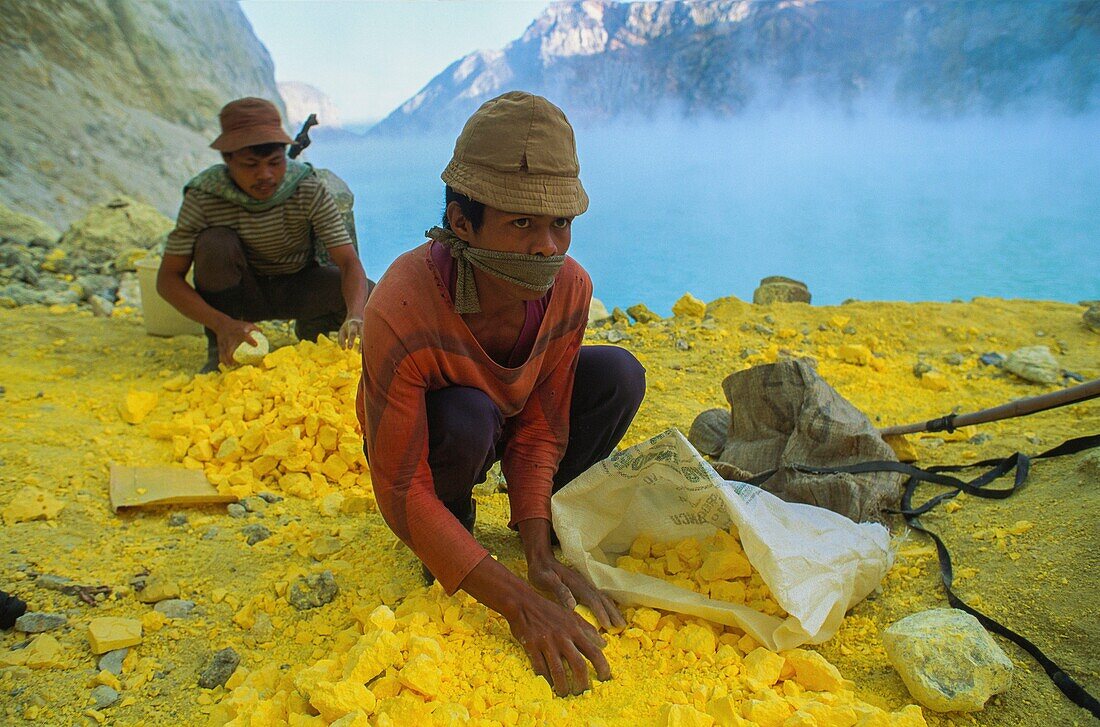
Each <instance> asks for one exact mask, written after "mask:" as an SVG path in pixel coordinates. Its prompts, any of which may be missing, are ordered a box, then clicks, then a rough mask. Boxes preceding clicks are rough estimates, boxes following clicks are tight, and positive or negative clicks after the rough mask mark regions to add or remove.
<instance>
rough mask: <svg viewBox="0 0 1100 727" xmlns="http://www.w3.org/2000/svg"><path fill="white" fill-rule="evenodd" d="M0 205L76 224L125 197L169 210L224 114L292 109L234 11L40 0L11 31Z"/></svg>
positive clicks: (231, 6) (224, 5) (14, 11)
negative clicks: (93, 208)
mask: <svg viewBox="0 0 1100 727" xmlns="http://www.w3.org/2000/svg"><path fill="white" fill-rule="evenodd" d="M0 70H2V71H3V76H4V82H3V84H2V85H0V200H3V202H4V203H6V204H7V205H9V206H11V207H13V208H15V209H18V210H21V211H23V212H28V213H31V214H34V215H36V216H38V217H41V218H42V219H44V220H48V221H50V222H51V223H53V224H55V225H58V226H61V227H64V226H65V224H66V223H68V222H70V221H71V220H73V219H75V218H76V217H78V216H80V215H81V214H82V213H83V212H84V211H85V210H86V208H87V207H88V206H89V205H90V204H93V203H96V202H102V201H104V200H105V199H106V198H108V197H111V196H114V195H117V194H118V193H120V192H121V193H126V194H129V195H131V196H133V197H136V198H138V199H142V200H144V201H147V202H149V203H151V204H153V205H154V206H155V207H157V208H158V209H160V210H161V211H163V212H165V213H167V214H173V215H174V213H175V211H176V210H177V209H178V206H179V200H180V189H181V188H182V186H183V183H184V182H185V181H186V180H187V179H188V178H189V177H190V175H192V174H193V173H194V172H196V171H198V170H199V169H202V168H203V167H205V166H207V165H209V164H211V163H213V162H215V161H217V159H218V157H217V155H216V154H215V153H214V152H212V151H211V150H210V149H208V148H207V145H208V144H209V143H210V141H211V139H213V137H214V136H216V134H217V128H218V123H217V113H218V109H219V108H221V106H222V105H223V104H224V103H225V102H226V101H228V100H230V99H232V98H236V97H239V96H246V95H256V96H263V97H265V98H269V99H272V100H273V101H275V102H276V103H277V104H280V105H281V100H280V98H279V94H278V92H277V90H276V88H275V79H274V70H273V64H272V62H271V58H270V56H269V55H268V53H267V50H266V49H265V48H264V47H263V45H261V43H260V42H259V40H257V38H256V37H255V35H254V34H253V33H252V28H251V26H250V25H249V23H248V21H247V19H246V18H245V16H244V14H243V13H242V12H241V10H240V8H239V7H237V4H236V3H234V2H229V1H227V0H216V1H210V2H187V1H179V2H173V1H170V0H35V2H10V3H4V22H3V23H2V24H0Z"/></svg>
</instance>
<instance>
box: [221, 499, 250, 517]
mask: <svg viewBox="0 0 1100 727" xmlns="http://www.w3.org/2000/svg"><path fill="white" fill-rule="evenodd" d="M225 511H226V512H227V513H229V517H236V518H241V517H246V516H247V515H248V510H246V509H245V507H244V505H239V504H237V503H235V502H231V503H229V504H228V505H226V506H225Z"/></svg>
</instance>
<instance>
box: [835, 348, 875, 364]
mask: <svg viewBox="0 0 1100 727" xmlns="http://www.w3.org/2000/svg"><path fill="white" fill-rule="evenodd" d="M837 356H838V357H839V358H840V360H841V361H843V362H845V363H850V364H855V365H856V366H868V365H870V363H871V362H872V361H873V360H874V359H875V355H874V354H873V353H871V349H869V348H867V347H866V346H861V345H859V344H844V345H843V346H841V347H840V348H839V349H837Z"/></svg>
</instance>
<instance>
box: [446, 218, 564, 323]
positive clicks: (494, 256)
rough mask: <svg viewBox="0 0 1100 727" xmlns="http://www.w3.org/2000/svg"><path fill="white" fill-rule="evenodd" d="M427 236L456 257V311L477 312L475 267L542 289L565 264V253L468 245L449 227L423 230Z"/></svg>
mask: <svg viewBox="0 0 1100 727" xmlns="http://www.w3.org/2000/svg"><path fill="white" fill-rule="evenodd" d="M424 235H425V236H426V237H429V238H431V239H432V240H435V241H436V242H438V243H440V244H442V245H446V246H447V247H448V248H449V249H450V251H451V257H453V258H454V259H455V260H457V261H458V282H457V284H456V285H455V302H454V306H455V312H456V313H460V314H461V313H480V312H481V302H480V301H479V300H478V297H477V284H476V283H475V282H474V270H473V269H474V268H475V267H476V268H477V269H478V270H481V271H483V272H486V273H488V274H489V275H492V276H493V277H494V278H498V279H500V280H504V281H506V282H509V283H512V284H513V285H518V286H520V287H521V288H527V289H528V290H534V291H538V292H540V293H545V292H546V291H548V290H550V288H551V287H552V286H553V285H554V279H555V278H556V277H557V275H558V271H559V270H561V266H562V265H563V264H565V255H553V256H551V257H545V256H543V255H524V254H522V253H517V252H497V251H495V250H485V249H483V248H480V247H470V243H468V242H466V241H465V240H463V239H461V238H460V237H459V236H458V235H456V234H455V233H454V232H453V231H451V230H445V229H443V228H442V227H433V228H432V229H430V230H428V231H427V232H425V233H424Z"/></svg>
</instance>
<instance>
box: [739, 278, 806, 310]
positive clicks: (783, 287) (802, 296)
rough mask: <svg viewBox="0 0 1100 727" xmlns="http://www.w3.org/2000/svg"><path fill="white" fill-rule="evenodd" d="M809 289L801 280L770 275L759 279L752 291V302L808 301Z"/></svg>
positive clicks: (766, 303)
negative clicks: (758, 284)
mask: <svg viewBox="0 0 1100 727" xmlns="http://www.w3.org/2000/svg"><path fill="white" fill-rule="evenodd" d="M810 299H811V296H810V289H809V288H807V287H806V284H805V283H803V282H802V281H801V280H795V279H794V278H785V277H783V276H782V275H772V276H769V277H767V278H764V279H763V280H761V281H760V286H759V287H758V288H757V289H756V290H755V291H753V294H752V302H753V303H755V304H756V305H769V304H771V303H809V302H810Z"/></svg>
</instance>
